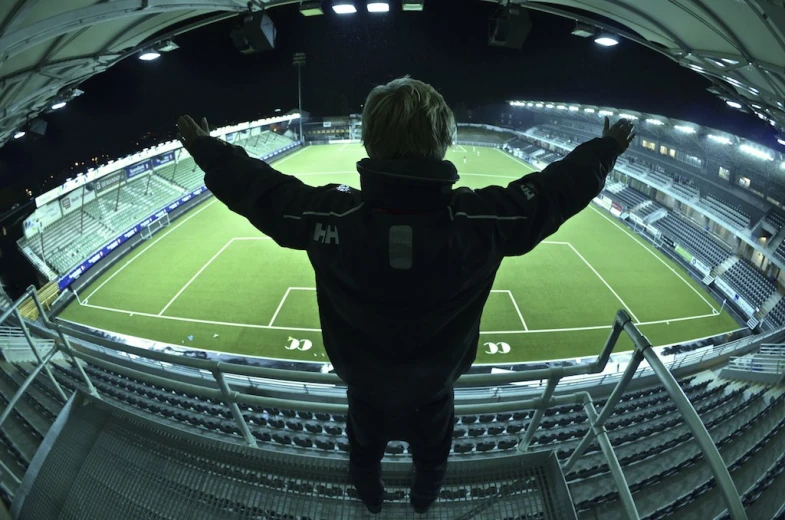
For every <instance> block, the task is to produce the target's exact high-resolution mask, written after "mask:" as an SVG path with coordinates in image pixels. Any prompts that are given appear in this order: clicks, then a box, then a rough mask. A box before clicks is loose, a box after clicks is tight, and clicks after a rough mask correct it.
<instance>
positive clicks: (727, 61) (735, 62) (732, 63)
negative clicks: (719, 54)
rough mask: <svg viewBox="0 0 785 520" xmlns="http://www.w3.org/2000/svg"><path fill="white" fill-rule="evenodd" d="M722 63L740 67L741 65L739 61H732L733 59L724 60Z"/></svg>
mask: <svg viewBox="0 0 785 520" xmlns="http://www.w3.org/2000/svg"><path fill="white" fill-rule="evenodd" d="M722 61H724V62H725V63H730V64H731V65H738V64H739V62H738V61H737V60H731V59H728V58H722Z"/></svg>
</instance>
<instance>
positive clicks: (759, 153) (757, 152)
mask: <svg viewBox="0 0 785 520" xmlns="http://www.w3.org/2000/svg"><path fill="white" fill-rule="evenodd" d="M510 105H511V106H514V107H536V108H543V106H544V107H545V108H556V109H557V110H565V109H568V108H569V110H570V111H571V112H577V111H579V110H580V107H577V106H574V105H572V106H570V107H567V106H565V105H554V104H553V103H548V104H543V103H534V102H531V101H529V102H523V101H510ZM583 111H584V112H586V113H587V114H594V113H596V114H597V115H598V116H600V117H605V116H608V117H611V116H613V115H614V112H612V111H610V110H600V111H599V112H597V111H596V110H595V109H593V108H584V109H583ZM619 118H621V119H630V120H633V121H635V120H638V119H639V117H638V116H635V115H633V114H626V113H623V112H622V113H620V114H619ZM645 122H646V123H648V124H650V125H654V126H662V125H664V124H665V123H664V122H663V121H661V120H659V119H654V118H648V119H646V120H645ZM673 128H674V129H676V130H677V131H679V132H682V133H684V134H689V135H692V134H695V133H696V132H697V130H696V129H695V128H694V127H692V126H687V125H674V126H673ZM707 137H708V139H709V140H711V141H713V142H715V143H718V144H723V145H730V144H733V141H731V140H730V139H729V138H727V137H725V136H721V135H714V134H709V135H708V136H707ZM777 142H779V143H780V144H782V145H785V139H782V138H778V139H777ZM739 150H741V151H742V152H744V153H746V154H748V155H752V156H753V157H755V158H757V159H761V160H765V161H773V160H774V157H772V156H771V154H769V153H768V152H766V151H765V150H761V149H760V148H756V147H754V146H751V145H748V144H741V145H739ZM782 167H783V169H785V162H783V163H782Z"/></svg>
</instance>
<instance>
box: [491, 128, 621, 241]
mask: <svg viewBox="0 0 785 520" xmlns="http://www.w3.org/2000/svg"><path fill="white" fill-rule="evenodd" d="M621 153H622V150H621V146H620V145H619V144H618V143H617V142H616V141H615V140H614V139H613V138H610V137H607V138H597V139H592V140H591V141H588V142H586V143H583V144H582V145H580V146H578V147H577V148H575V149H574V150H573V151H572V152H570V154H569V155H567V156H566V157H565V158H564V159H562V160H560V161H557V162H555V163H553V164H551V165H549V166H548V167H547V168H545V169H544V170H543V171H541V172H536V173H532V174H529V175H526V176H525V177H523V178H521V179H518V180H516V181H513V182H511V183H510V184H509V185H508V186H507V187H506V188H504V187H501V186H489V187H487V188H483V189H480V190H477V194H478V195H479V196H480V197H481V198H482V199H484V200H483V202H484V204H485V205H486V206H487V205H489V204H490V205H491V206H492V208H493V214H494V215H496V216H497V224H496V231H497V240H498V242H497V244H499V245H500V246H501V249H502V253H503V255H504V256H517V255H522V254H525V253H527V252H529V251H531V250H532V249H533V248H534V247H535V246H536V245H537V244H539V243H540V242H541V241H542V240H544V239H545V238H547V237H549V236H550V235H552V234H553V233H555V232H556V231H557V230H558V229H559V227H560V226H561V225H562V224H563V223H564V222H565V221H566V220H567V219H569V218H570V217H572V216H574V215H576V214H577V213H579V212H580V211H581V210H583V209H584V208H586V207H587V206H588V205H589V204H590V203H591V201H592V199H594V197H596V196H597V195H599V194H600V192H601V191H602V189H603V187H604V186H605V178H606V177H607V176H608V174H609V173H610V172H611V170H613V166H614V165H615V164H616V158H617V157H618V156H619V155H620V154H621Z"/></svg>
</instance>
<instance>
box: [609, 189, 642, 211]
mask: <svg viewBox="0 0 785 520" xmlns="http://www.w3.org/2000/svg"><path fill="white" fill-rule="evenodd" d="M610 196H611V198H612V199H613V200H614V201H616V202H618V203H620V204H621V205H622V206H624V208H625V209H627V210H630V209H632V208H634V207H636V206H638V205H639V204H642V203H644V202H646V201H648V200H649V199H648V198H647V197H646V196H645V195H643V194H642V193H640V192H639V191H637V190H634V189H632V188H629V187H624V189H622V190H619V191H615V192H614V191H613V190H611V195H610Z"/></svg>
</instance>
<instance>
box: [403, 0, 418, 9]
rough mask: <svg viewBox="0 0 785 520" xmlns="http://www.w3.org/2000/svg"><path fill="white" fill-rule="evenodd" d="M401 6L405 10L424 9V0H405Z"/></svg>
mask: <svg viewBox="0 0 785 520" xmlns="http://www.w3.org/2000/svg"><path fill="white" fill-rule="evenodd" d="M401 8H402V9H403V10H404V11H422V8H423V0H403V2H401Z"/></svg>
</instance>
